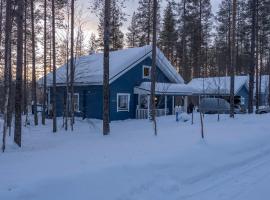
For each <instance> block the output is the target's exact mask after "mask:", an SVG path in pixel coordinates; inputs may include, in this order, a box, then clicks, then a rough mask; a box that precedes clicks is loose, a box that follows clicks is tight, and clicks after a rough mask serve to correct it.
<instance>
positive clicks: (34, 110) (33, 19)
mask: <svg viewBox="0 0 270 200" xmlns="http://www.w3.org/2000/svg"><path fill="white" fill-rule="evenodd" d="M31 29H32V31H31V40H32V104H33V105H32V108H33V113H34V122H35V125H36V126H37V125H38V115H37V87H36V84H37V83H36V42H35V16H34V0H31Z"/></svg>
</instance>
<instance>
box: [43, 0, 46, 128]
mask: <svg viewBox="0 0 270 200" xmlns="http://www.w3.org/2000/svg"><path fill="white" fill-rule="evenodd" d="M43 38H44V47H43V48H44V51H43V52H44V55H43V58H44V64H43V70H44V72H43V78H44V82H43V105H42V124H43V125H45V118H46V102H47V78H46V75H47V0H44V37H43Z"/></svg>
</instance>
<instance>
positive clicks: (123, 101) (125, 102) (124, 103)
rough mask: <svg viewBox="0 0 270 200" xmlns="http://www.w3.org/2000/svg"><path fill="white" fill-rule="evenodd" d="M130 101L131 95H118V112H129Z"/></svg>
mask: <svg viewBox="0 0 270 200" xmlns="http://www.w3.org/2000/svg"><path fill="white" fill-rule="evenodd" d="M129 100H130V94H127V93H118V94H117V112H120V111H128V112H129Z"/></svg>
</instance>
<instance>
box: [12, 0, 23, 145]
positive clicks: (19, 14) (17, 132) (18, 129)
mask: <svg viewBox="0 0 270 200" xmlns="http://www.w3.org/2000/svg"><path fill="white" fill-rule="evenodd" d="M23 15H24V0H17V10H16V19H17V20H16V21H17V67H16V95H15V129H14V142H15V143H16V144H17V145H18V146H19V147H21V135H22V106H21V99H22V72H23Z"/></svg>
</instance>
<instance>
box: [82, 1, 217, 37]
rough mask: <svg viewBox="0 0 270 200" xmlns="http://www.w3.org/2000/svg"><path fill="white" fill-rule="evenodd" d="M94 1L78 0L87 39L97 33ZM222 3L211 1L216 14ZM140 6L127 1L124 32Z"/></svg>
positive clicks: (163, 4)
mask: <svg viewBox="0 0 270 200" xmlns="http://www.w3.org/2000/svg"><path fill="white" fill-rule="evenodd" d="M92 1H93V0H77V4H78V5H80V7H82V9H83V10H84V14H83V15H84V17H83V18H84V20H85V25H84V29H85V30H84V31H85V32H86V33H87V35H86V37H88V36H89V35H90V34H91V33H97V26H98V19H97V17H96V16H95V15H94V14H93V13H91V11H90V10H89V9H88V8H89V7H90V4H91V2H92ZM220 2H221V0H211V3H212V10H213V12H214V13H215V12H216V11H217V9H218V5H219V3H220ZM166 4H167V1H165V0H162V7H165V6H166ZM137 6H138V0H127V1H126V8H125V12H126V13H127V14H128V19H127V21H126V22H125V23H124V26H123V28H122V30H123V31H124V32H126V29H127V26H128V25H129V23H130V16H131V15H132V13H133V12H134V11H136V9H137Z"/></svg>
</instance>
